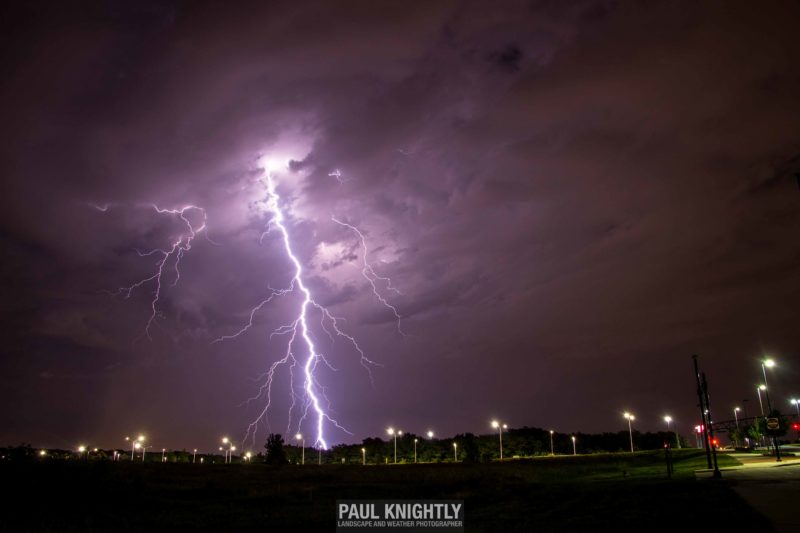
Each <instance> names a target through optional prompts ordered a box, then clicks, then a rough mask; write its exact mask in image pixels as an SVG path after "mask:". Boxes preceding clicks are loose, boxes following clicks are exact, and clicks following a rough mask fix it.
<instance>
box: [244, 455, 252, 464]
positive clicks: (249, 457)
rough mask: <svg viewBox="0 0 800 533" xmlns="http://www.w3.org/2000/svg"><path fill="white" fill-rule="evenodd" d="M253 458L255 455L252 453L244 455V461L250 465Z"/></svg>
mask: <svg viewBox="0 0 800 533" xmlns="http://www.w3.org/2000/svg"><path fill="white" fill-rule="evenodd" d="M252 457H253V454H252V453H250V452H247V453H246V454H244V460H245V461H247V462H248V463H249V462H251V461H250V459H251V458H252Z"/></svg>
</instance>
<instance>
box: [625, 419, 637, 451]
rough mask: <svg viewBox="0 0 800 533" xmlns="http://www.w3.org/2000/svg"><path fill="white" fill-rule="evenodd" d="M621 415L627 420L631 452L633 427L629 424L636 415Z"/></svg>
mask: <svg viewBox="0 0 800 533" xmlns="http://www.w3.org/2000/svg"><path fill="white" fill-rule="evenodd" d="M622 416H624V417H625V419H626V420H627V421H628V434H629V435H630V438H631V453H633V427H632V426H631V422H633V421H634V420H636V417H635V416H633V415H632V414H630V413H624V414H623V415H622Z"/></svg>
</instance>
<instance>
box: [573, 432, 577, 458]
mask: <svg viewBox="0 0 800 533" xmlns="http://www.w3.org/2000/svg"><path fill="white" fill-rule="evenodd" d="M572 455H578V448H577V447H576V446H575V435H573V436H572Z"/></svg>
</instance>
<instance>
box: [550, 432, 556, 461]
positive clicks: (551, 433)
mask: <svg viewBox="0 0 800 533" xmlns="http://www.w3.org/2000/svg"><path fill="white" fill-rule="evenodd" d="M555 454H556V453H555V451H554V449H553V430H552V429H551V430H550V455H553V456H554V455H555Z"/></svg>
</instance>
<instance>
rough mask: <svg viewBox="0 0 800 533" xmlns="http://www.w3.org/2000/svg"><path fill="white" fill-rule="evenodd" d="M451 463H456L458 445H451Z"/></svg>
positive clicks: (455, 443)
mask: <svg viewBox="0 0 800 533" xmlns="http://www.w3.org/2000/svg"><path fill="white" fill-rule="evenodd" d="M453 462H455V463H457V462H458V443H457V442H454V443H453Z"/></svg>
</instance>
